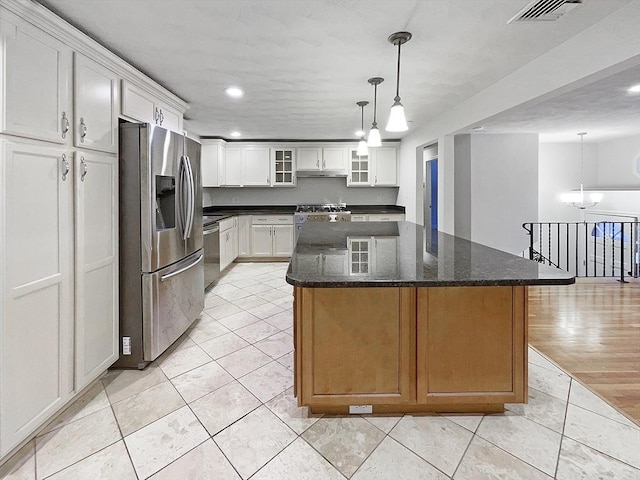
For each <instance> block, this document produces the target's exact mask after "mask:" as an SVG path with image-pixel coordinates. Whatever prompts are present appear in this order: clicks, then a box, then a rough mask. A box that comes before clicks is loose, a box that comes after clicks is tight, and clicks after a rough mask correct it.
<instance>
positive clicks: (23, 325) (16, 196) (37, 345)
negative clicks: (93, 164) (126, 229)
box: [0, 142, 74, 456]
mask: <svg viewBox="0 0 640 480" xmlns="http://www.w3.org/2000/svg"><path fill="white" fill-rule="evenodd" d="M0 147H2V150H3V152H2V153H3V164H2V168H1V169H0V177H1V178H0V183H1V184H2V189H0V195H1V196H2V204H3V205H4V207H3V209H2V210H0V223H1V224H2V226H3V236H4V239H3V240H4V241H3V246H2V249H0V255H1V256H0V263H1V265H2V269H1V270H0V272H1V273H0V275H2V281H1V282H0V284H1V285H2V302H1V309H0V391H1V392H3V394H2V402H0V419H1V421H0V456H2V455H4V454H6V453H7V452H8V451H9V450H11V449H12V448H13V447H15V446H16V445H17V444H18V443H20V442H21V441H22V440H23V439H25V438H26V437H27V436H29V435H30V434H32V433H33V432H34V431H35V430H36V428H38V427H39V426H40V425H41V424H42V423H43V422H44V421H45V420H46V419H47V418H48V417H49V416H50V415H51V414H52V413H53V412H55V411H56V410H57V409H58V408H60V406H61V405H62V404H63V403H64V402H65V401H66V400H67V399H68V398H70V397H71V394H72V392H73V316H74V308H73V173H72V169H73V159H72V158H71V157H70V153H69V152H68V151H67V150H65V149H63V148H59V147H46V146H42V145H41V144H40V145H36V144H31V143H17V142H16V143H13V142H0Z"/></svg>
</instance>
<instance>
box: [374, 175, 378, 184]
mask: <svg viewBox="0 0 640 480" xmlns="http://www.w3.org/2000/svg"><path fill="white" fill-rule="evenodd" d="M373 184H374V185H377V184H378V176H377V175H376V176H375V177H374V181H373Z"/></svg>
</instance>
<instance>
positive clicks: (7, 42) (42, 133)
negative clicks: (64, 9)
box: [0, 10, 72, 143]
mask: <svg viewBox="0 0 640 480" xmlns="http://www.w3.org/2000/svg"><path fill="white" fill-rule="evenodd" d="M0 14H1V15H2V18H0V41H1V42H2V45H0V51H2V52H3V53H4V65H2V66H0V72H2V76H3V78H2V80H1V83H2V84H3V85H4V88H3V89H2V88H0V91H1V90H4V102H3V103H4V115H0V122H2V124H1V130H0V131H1V132H2V133H7V134H11V135H19V136H22V137H29V138H35V139H38V140H45V141H49V142H55V143H68V142H69V139H70V137H71V132H70V130H71V121H72V118H71V117H72V111H71V105H72V104H71V57H72V53H71V49H70V48H69V47H67V46H66V45H64V44H63V43H62V42H60V41H58V40H56V39H55V38H53V37H51V36H50V35H48V34H46V33H44V32H42V31H41V30H38V29H36V28H35V27H33V26H31V25H30V24H28V23H26V22H24V21H22V20H20V19H19V18H17V17H14V16H13V15H11V14H10V13H9V12H6V11H3V10H0ZM0 104H2V102H0ZM0 113H2V112H0Z"/></svg>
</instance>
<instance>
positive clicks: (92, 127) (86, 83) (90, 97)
mask: <svg viewBox="0 0 640 480" xmlns="http://www.w3.org/2000/svg"><path fill="white" fill-rule="evenodd" d="M118 80H119V78H118V75H116V74H115V73H114V72H112V71H111V70H109V69H107V68H106V67H103V66H102V65H100V64H99V63H97V62H95V61H93V60H91V59H89V58H88V57H85V56H84V55H82V54H80V53H75V54H74V85H73V91H74V125H75V133H74V145H75V146H76V147H79V148H89V149H91V150H99V151H102V152H110V153H116V152H117V151H118Z"/></svg>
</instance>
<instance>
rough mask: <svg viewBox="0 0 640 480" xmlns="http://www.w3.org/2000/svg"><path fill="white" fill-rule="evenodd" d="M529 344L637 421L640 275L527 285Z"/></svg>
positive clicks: (639, 416)
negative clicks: (626, 278)
mask: <svg viewBox="0 0 640 480" xmlns="http://www.w3.org/2000/svg"><path fill="white" fill-rule="evenodd" d="M529 343H530V344H531V345H532V346H533V347H534V348H536V349H537V350H538V351H539V352H541V353H543V354H544V355H546V356H547V357H549V358H550V359H551V360H553V361H554V362H555V363H557V364H558V365H559V366H560V367H562V368H563V369H564V370H566V371H568V372H569V373H571V374H572V375H573V376H574V377H576V378H577V379H578V380H580V381H581V382H582V383H583V384H585V385H587V386H588V387H589V388H590V389H591V390H592V391H593V392H595V393H597V394H598V395H600V396H601V397H602V398H604V399H605V400H607V401H608V402H609V403H611V404H612V405H614V406H615V407H616V408H618V410H620V411H621V412H622V413H624V414H626V416H627V417H629V418H631V419H632V420H634V421H635V422H636V423H638V424H640V279H630V282H629V283H626V284H622V283H619V282H617V281H616V280H615V279H610V278H601V279H578V281H577V282H576V284H575V285H569V286H551V287H529Z"/></svg>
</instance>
